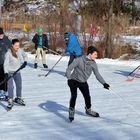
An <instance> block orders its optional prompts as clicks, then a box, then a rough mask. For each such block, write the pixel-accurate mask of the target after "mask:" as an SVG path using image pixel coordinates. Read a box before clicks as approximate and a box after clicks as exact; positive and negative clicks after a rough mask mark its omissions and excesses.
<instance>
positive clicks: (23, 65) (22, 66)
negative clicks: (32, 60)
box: [21, 61, 27, 69]
mask: <svg viewBox="0 0 140 140" xmlns="http://www.w3.org/2000/svg"><path fill="white" fill-rule="evenodd" d="M26 65H27V62H26V61H24V63H23V64H22V65H21V69H23V68H25V67H26Z"/></svg>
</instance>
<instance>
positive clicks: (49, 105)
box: [39, 101, 85, 122]
mask: <svg viewBox="0 0 140 140" xmlns="http://www.w3.org/2000/svg"><path fill="white" fill-rule="evenodd" d="M39 107H40V108H42V109H44V110H45V111H48V112H52V113H54V114H55V115H56V116H58V117H60V118H62V119H63V120H65V121H67V122H68V121H69V120H68V110H69V109H68V108H67V107H65V106H63V105H61V104H58V103H57V102H54V101H47V102H45V103H41V104H39ZM62 111H64V112H67V116H65V115H63V113H61V112H62ZM76 114H79V115H83V116H84V115H85V114H84V113H82V112H80V111H76Z"/></svg>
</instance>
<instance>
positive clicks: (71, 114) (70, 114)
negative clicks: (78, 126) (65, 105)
mask: <svg viewBox="0 0 140 140" xmlns="http://www.w3.org/2000/svg"><path fill="white" fill-rule="evenodd" d="M74 114H75V109H73V108H72V107H70V108H69V120H70V122H72V121H73V120H74Z"/></svg>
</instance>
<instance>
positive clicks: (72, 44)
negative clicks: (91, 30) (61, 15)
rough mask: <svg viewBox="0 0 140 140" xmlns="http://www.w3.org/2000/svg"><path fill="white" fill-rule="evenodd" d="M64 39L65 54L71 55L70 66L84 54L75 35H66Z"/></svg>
mask: <svg viewBox="0 0 140 140" xmlns="http://www.w3.org/2000/svg"><path fill="white" fill-rule="evenodd" d="M64 39H65V43H66V49H65V53H66V54H67V53H68V54H69V55H70V59H69V62H68V66H69V65H70V64H71V63H72V62H73V60H74V59H75V58H77V57H79V56H81V54H82V50H81V47H80V44H79V42H78V40H77V38H76V36H75V35H74V34H69V33H64Z"/></svg>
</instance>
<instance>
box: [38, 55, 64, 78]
mask: <svg viewBox="0 0 140 140" xmlns="http://www.w3.org/2000/svg"><path fill="white" fill-rule="evenodd" d="M63 56H64V55H61V57H60V58H59V60H58V61H57V62H56V63H55V64H54V65H53V67H52V68H51V69H50V70H49V71H48V72H47V74H45V75H44V74H39V75H38V76H39V77H41V76H45V77H47V76H48V75H49V73H50V72H51V71H52V70H53V69H54V67H55V66H56V65H57V64H58V63H59V62H60V60H61V59H62V57H63Z"/></svg>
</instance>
